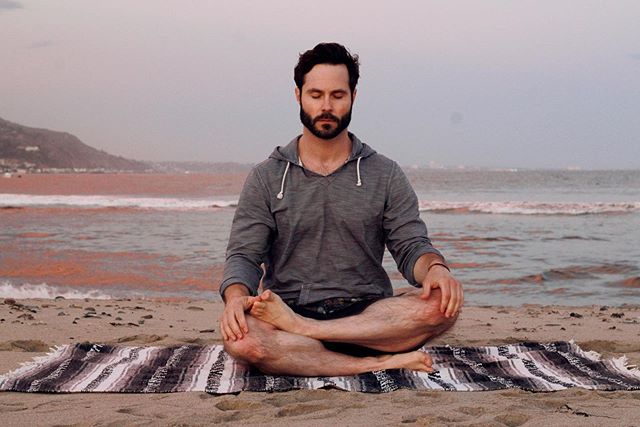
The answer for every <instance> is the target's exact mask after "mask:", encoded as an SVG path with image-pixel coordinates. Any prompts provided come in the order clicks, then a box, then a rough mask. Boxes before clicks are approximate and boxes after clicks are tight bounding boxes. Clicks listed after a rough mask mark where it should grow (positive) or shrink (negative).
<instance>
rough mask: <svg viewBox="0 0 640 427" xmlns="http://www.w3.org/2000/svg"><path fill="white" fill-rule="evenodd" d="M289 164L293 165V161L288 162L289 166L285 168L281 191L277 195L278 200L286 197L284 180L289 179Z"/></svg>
mask: <svg viewBox="0 0 640 427" xmlns="http://www.w3.org/2000/svg"><path fill="white" fill-rule="evenodd" d="M289 166H291V162H287V167H286V168H284V175H282V185H280V192H279V193H278V195H277V196H276V197H277V198H278V200H282V198H283V197H284V180H285V179H287V172H289Z"/></svg>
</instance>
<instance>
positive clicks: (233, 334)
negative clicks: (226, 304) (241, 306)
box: [225, 309, 240, 341]
mask: <svg viewBox="0 0 640 427" xmlns="http://www.w3.org/2000/svg"><path fill="white" fill-rule="evenodd" d="M225 320H226V326H227V333H228V334H229V338H230V339H231V340H233V341H235V340H237V339H238V336H239V335H240V331H239V328H238V326H237V322H236V317H235V313H234V312H233V310H232V309H230V310H228V311H227V313H225Z"/></svg>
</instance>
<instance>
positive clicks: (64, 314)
mask: <svg viewBox="0 0 640 427" xmlns="http://www.w3.org/2000/svg"><path fill="white" fill-rule="evenodd" d="M58 316H68V314H67V313H65V312H64V311H60V312H58Z"/></svg>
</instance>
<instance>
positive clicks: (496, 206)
mask: <svg viewBox="0 0 640 427" xmlns="http://www.w3.org/2000/svg"><path fill="white" fill-rule="evenodd" d="M420 210H421V211H425V212H442V213H449V212H451V213H487V214H512V215H592V214H623V213H632V212H639V211H640V202H631V203H620V202H618V203H615V202H612V203H607V202H602V203H586V202H583V203H561V202H553V203H547V202H446V201H420Z"/></svg>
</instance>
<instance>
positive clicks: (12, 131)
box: [0, 118, 151, 172]
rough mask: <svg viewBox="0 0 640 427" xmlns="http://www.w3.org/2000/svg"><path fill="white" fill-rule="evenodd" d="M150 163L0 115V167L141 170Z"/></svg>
mask: <svg viewBox="0 0 640 427" xmlns="http://www.w3.org/2000/svg"><path fill="white" fill-rule="evenodd" d="M148 169H151V167H150V166H149V165H147V164H146V163H143V162H138V161H135V160H129V159H125V158H124V157H120V156H113V155H111V154H108V153H106V152H104V151H102V150H97V149H95V148H93V147H90V146H88V145H86V144H84V143H83V142H82V141H80V140H79V139H78V138H77V137H75V136H73V135H71V134H69V133H67V132H56V131H51V130H47V129H37V128H32V127H27V126H23V125H20V124H17V123H12V122H10V121H7V120H4V119H2V118H0V170H3V171H7V172H10V171H20V170H23V171H28V172H65V171H75V172H91V171H110V172H111V171H130V172H143V171H146V170H148Z"/></svg>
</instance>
